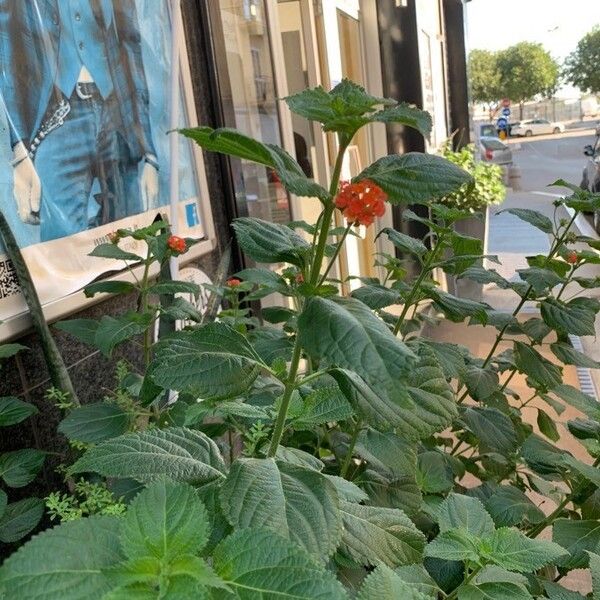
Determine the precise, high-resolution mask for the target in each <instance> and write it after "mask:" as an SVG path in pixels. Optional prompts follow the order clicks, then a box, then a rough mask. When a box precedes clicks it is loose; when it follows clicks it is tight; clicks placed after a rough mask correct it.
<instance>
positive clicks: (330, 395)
mask: <svg viewBox="0 0 600 600" xmlns="http://www.w3.org/2000/svg"><path fill="white" fill-rule="evenodd" d="M353 414H354V411H353V410H352V407H351V406H350V403H349V402H348V400H346V397H345V396H344V395H343V394H342V392H341V391H340V389H339V388H338V387H337V386H327V387H322V388H317V389H316V390H314V391H313V392H311V393H310V394H308V396H306V397H305V398H304V406H303V408H302V411H301V412H300V414H299V415H298V417H297V418H296V419H295V420H294V427H295V428H296V429H299V428H305V429H311V428H312V427H313V426H315V425H322V424H323V423H330V422H333V421H344V420H346V419H349V418H350V417H351V416H352V415H353Z"/></svg>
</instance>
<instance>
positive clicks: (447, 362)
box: [419, 339, 468, 379]
mask: <svg viewBox="0 0 600 600" xmlns="http://www.w3.org/2000/svg"><path fill="white" fill-rule="evenodd" d="M419 341H420V343H422V344H424V345H425V346H427V347H428V348H430V349H431V350H432V351H433V354H434V356H435V358H436V359H437V362H438V364H439V366H440V368H441V369H442V371H443V372H444V374H445V375H446V377H447V378H454V379H458V378H459V377H460V376H461V375H462V374H463V372H464V368H465V354H468V351H467V349H466V348H465V347H464V346H459V345H458V344H450V343H448V342H434V341H433V340H427V339H420V340H419Z"/></svg>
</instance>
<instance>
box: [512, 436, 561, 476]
mask: <svg viewBox="0 0 600 600" xmlns="http://www.w3.org/2000/svg"><path fill="white" fill-rule="evenodd" d="M566 455H567V453H566V452H565V451H564V450H562V449H560V448H557V447H556V446H554V445H553V444H550V443H549V442H546V441H545V440H543V439H542V438H540V437H539V436H537V435H535V434H532V435H530V436H529V437H528V438H527V439H526V440H525V442H524V443H523V445H522V446H521V456H522V457H523V459H524V460H525V462H526V463H527V464H528V465H529V467H531V468H532V469H533V470H534V471H535V472H536V473H539V474H540V475H551V476H555V475H559V476H560V474H561V473H562V472H563V471H564V466H565V465H564V457H565V456H566Z"/></svg>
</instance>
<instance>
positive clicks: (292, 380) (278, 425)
mask: <svg viewBox="0 0 600 600" xmlns="http://www.w3.org/2000/svg"><path fill="white" fill-rule="evenodd" d="M301 357H302V348H301V347H300V344H299V343H298V339H296V342H295V344H294V352H293V354H292V362H291V364H290V371H289V373H288V377H287V381H286V383H285V388H284V390H283V398H282V399H281V406H280V407H279V413H278V414H277V421H275V429H274V430H273V436H272V437H271V444H270V446H269V451H268V452H267V456H268V457H269V458H272V457H273V456H275V454H276V453H277V448H279V443H280V442H281V437H282V436H283V429H284V427H285V419H286V417H287V411H288V408H289V406H290V400H291V398H292V394H293V392H294V390H295V389H296V375H297V374H298V367H299V365H300V359H301Z"/></svg>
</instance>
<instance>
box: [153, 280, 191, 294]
mask: <svg viewBox="0 0 600 600" xmlns="http://www.w3.org/2000/svg"><path fill="white" fill-rule="evenodd" d="M148 293H150V294H157V295H158V296H163V295H167V294H193V295H197V294H199V293H200V286H199V285H198V284H197V283H193V282H191V281H157V282H156V283H153V284H152V285H151V286H150V287H149V288H148Z"/></svg>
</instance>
